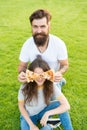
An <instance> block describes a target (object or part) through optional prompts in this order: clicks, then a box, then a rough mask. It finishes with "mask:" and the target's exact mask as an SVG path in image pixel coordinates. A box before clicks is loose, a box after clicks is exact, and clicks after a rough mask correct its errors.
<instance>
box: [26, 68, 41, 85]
mask: <svg viewBox="0 0 87 130" xmlns="http://www.w3.org/2000/svg"><path fill="white" fill-rule="evenodd" d="M38 76H39V75H38V74H36V73H34V72H33V71H30V70H26V79H27V82H33V81H34V80H35V79H36V78H38Z"/></svg>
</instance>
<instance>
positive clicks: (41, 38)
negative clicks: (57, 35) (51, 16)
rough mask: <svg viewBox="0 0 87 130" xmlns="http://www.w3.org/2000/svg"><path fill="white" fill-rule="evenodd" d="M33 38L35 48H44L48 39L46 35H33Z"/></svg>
mask: <svg viewBox="0 0 87 130" xmlns="http://www.w3.org/2000/svg"><path fill="white" fill-rule="evenodd" d="M33 38H34V42H35V44H36V46H38V47H39V46H44V45H45V43H46V41H47V39H48V34H47V35H46V34H44V33H37V34H34V35H33Z"/></svg>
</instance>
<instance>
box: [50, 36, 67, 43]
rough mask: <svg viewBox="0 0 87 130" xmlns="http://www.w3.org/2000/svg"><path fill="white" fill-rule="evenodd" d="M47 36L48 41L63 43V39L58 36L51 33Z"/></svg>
mask: <svg viewBox="0 0 87 130" xmlns="http://www.w3.org/2000/svg"><path fill="white" fill-rule="evenodd" d="M49 37H50V42H52V43H54V44H56V45H63V44H65V43H64V41H63V40H62V39H61V38H59V37H58V36H56V35H53V34H49Z"/></svg>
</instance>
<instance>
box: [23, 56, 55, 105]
mask: <svg viewBox="0 0 87 130" xmlns="http://www.w3.org/2000/svg"><path fill="white" fill-rule="evenodd" d="M37 67H39V68H41V69H43V71H44V72H45V71H48V70H49V69H50V67H49V65H48V64H47V62H45V61H44V60H43V59H42V58H41V57H40V56H37V58H36V59H35V60H34V61H33V62H32V63H31V64H30V65H29V67H28V69H29V70H31V71H34V70H35V68H37ZM43 86H44V87H43V93H44V98H45V103H46V104H49V99H50V98H51V96H52V94H53V82H51V81H49V80H47V79H46V80H45V82H44V84H43ZM22 91H23V93H24V95H25V97H26V99H25V102H26V101H29V102H30V101H31V100H32V98H36V99H37V100H38V86H37V83H36V82H35V81H33V82H29V83H26V84H25V87H24V88H23V89H22Z"/></svg>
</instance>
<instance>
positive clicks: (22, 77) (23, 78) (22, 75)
mask: <svg viewBox="0 0 87 130" xmlns="http://www.w3.org/2000/svg"><path fill="white" fill-rule="evenodd" d="M18 80H19V81H20V82H22V83H25V82H26V81H27V79H26V74H25V73H24V72H21V73H20V74H19V75H18Z"/></svg>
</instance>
